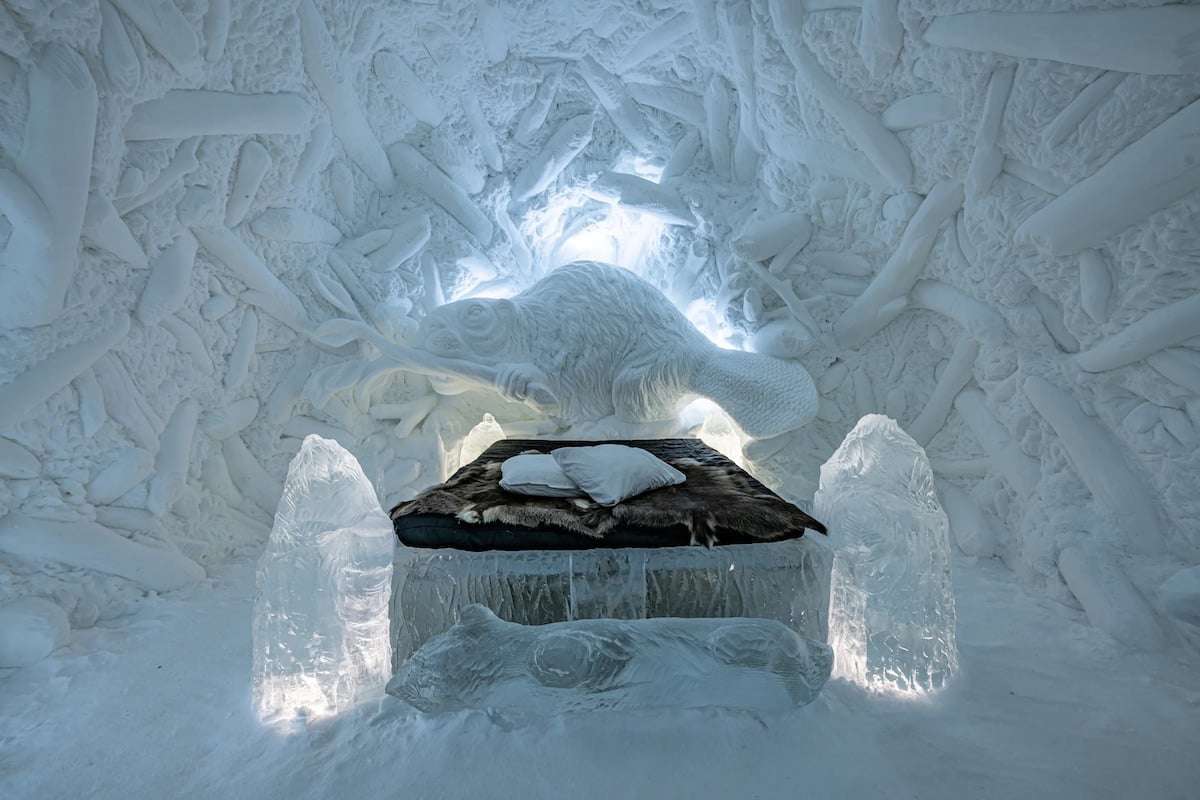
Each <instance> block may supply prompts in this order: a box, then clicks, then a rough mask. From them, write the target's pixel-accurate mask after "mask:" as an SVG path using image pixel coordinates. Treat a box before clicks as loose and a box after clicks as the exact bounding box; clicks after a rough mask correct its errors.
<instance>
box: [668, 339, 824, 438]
mask: <svg viewBox="0 0 1200 800" xmlns="http://www.w3.org/2000/svg"><path fill="white" fill-rule="evenodd" d="M692 391H694V392H695V393H696V394H699V395H703V396H704V397H707V398H708V399H710V400H712V401H713V402H715V403H716V404H717V405H719V406H720V407H721V408H723V409H725V411H726V412H727V413H728V414H729V416H731V417H733V419H734V421H735V422H737V424H738V425H739V426H740V427H741V429H742V430H743V431H745V432H746V435H748V436H751V437H753V438H755V439H767V438H770V437H772V436H778V435H779V434H781V433H786V432H788V431H791V430H795V429H796V428H800V427H803V426H804V425H806V424H808V423H809V422H811V421H812V419H813V418H814V417H815V416H816V415H817V404H818V402H819V398H818V396H817V387H816V385H815V384H813V379H812V376H810V375H809V374H808V370H806V369H805V368H804V367H802V366H801V365H800V364H798V363H796V362H794V361H785V360H783V359H781V358H772V357H771V356H764V355H759V354H758V353H744V352H742V351H740V350H720V349H717V348H713V351H712V353H711V354H710V355H709V356H708V357H706V358H705V359H704V361H703V363H702V366H701V367H700V369H699V370H698V371H697V373H696V377H695V378H694V379H693V386H692Z"/></svg>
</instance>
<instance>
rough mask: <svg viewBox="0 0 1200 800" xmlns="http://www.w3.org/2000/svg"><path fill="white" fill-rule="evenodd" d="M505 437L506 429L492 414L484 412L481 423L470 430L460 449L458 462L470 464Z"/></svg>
mask: <svg viewBox="0 0 1200 800" xmlns="http://www.w3.org/2000/svg"><path fill="white" fill-rule="evenodd" d="M503 438H504V429H503V428H501V427H500V424H499V423H498V422H496V418H495V417H493V416H492V415H491V414H484V415H483V419H481V420H480V421H479V424H478V425H476V426H475V427H474V428H471V430H470V431H468V433H467V435H466V436H465V437H464V438H463V442H462V447H461V449H460V450H459V451H458V453H459V456H458V463H459V464H470V463H471V462H472V461H474V460H475V459H477V458H479V456H480V455H481V454H482V453H483V451H484V450H487V449H488V448H489V447H491V446H492V445H493V444H495V443H496V442H498V441H500V440H501V439H503Z"/></svg>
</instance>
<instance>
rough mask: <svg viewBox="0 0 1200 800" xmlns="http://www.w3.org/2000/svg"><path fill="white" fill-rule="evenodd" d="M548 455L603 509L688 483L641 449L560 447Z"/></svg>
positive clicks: (663, 462) (624, 447) (617, 445)
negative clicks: (645, 494) (657, 490)
mask: <svg viewBox="0 0 1200 800" xmlns="http://www.w3.org/2000/svg"><path fill="white" fill-rule="evenodd" d="M550 455H552V456H554V460H555V461H557V462H558V465H559V466H560V467H562V471H563V472H565V473H566V475H567V477H568V478H570V479H571V480H572V481H574V482H575V483H576V484H577V485H578V486H579V488H580V489H583V490H584V491H585V492H587V493H588V496H589V497H591V498H592V499H593V500H595V501H596V502H597V503H599V504H600V505H602V506H615V505H616V504H617V503H619V502H621V501H622V500H627V499H629V498H630V497H635V496H637V495H639V494H641V493H642V492H648V491H650V490H651V489H658V488H660V487H663V486H674V485H675V484H677V483H683V482H684V481H685V480H687V478H686V477H685V476H684V474H683V473H682V472H680V471H679V470H677V469H675V468H674V467H672V466H671V465H670V464H668V463H667V462H665V461H662V460H661V459H659V458H657V457H655V456H654V455H653V454H651V453H649V452H647V451H645V450H642V449H641V448H640V447H626V446H625V445H623V444H597V445H593V446H591V447H560V448H558V449H557V450H554V451H552V452H551V453H550Z"/></svg>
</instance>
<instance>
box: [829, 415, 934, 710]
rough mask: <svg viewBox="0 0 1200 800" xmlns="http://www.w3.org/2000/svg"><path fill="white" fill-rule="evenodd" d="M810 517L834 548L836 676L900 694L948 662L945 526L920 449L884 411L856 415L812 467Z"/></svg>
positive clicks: (927, 681)
mask: <svg viewBox="0 0 1200 800" xmlns="http://www.w3.org/2000/svg"><path fill="white" fill-rule="evenodd" d="M815 505H816V512H815V513H816V516H817V517H818V518H820V519H821V520H823V521H824V522H825V524H826V525H828V526H829V539H830V542H831V543H833V545H834V547H835V551H834V564H833V577H832V588H831V590H830V609H829V640H830V643H831V644H832V645H833V647H834V651H835V652H836V653H837V674H838V675H839V676H844V677H847V678H849V679H851V680H854V681H856V682H858V683H861V684H863V685H865V686H868V687H872V688H879V689H891V690H897V691H903V692H909V691H922V690H929V689H935V688H939V687H941V686H942V685H943V684H945V682H946V681H947V680H948V679H949V678H950V677H951V676H952V675H953V674H954V673H955V672H956V671H957V669H958V648H957V645H956V643H955V630H954V629H955V622H956V614H955V610H954V590H953V586H952V584H951V579H950V533H949V530H950V527H949V522H948V520H947V518H946V513H945V512H944V511H943V510H942V507H941V505H940V504H939V503H938V497H937V491H936V489H935V488H934V483H933V472H932V470H931V469H930V467H929V460H928V459H927V458H926V457H925V451H924V450H923V449H922V448H921V446H920V445H918V444H917V443H916V442H915V441H913V439H912V437H910V436H909V435H908V434H907V433H905V432H904V431H903V430H901V429H900V426H899V425H897V424H896V422H895V421H894V420H892V419H889V418H888V417H884V416H880V415H877V414H869V415H867V416H865V417H863V418H862V419H861V420H859V422H858V425H856V426H855V428H854V430H852V431H851V432H850V433H849V435H847V436H846V438H845V440H844V441H843V442H842V444H841V446H840V447H839V448H838V449H837V451H836V452H835V453H834V454H833V455H832V456H831V457H830V458H829V460H828V461H826V462H825V464H824V465H822V467H821V485H820V489H819V490H818V491H817V494H816V499H815Z"/></svg>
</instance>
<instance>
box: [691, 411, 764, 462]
mask: <svg viewBox="0 0 1200 800" xmlns="http://www.w3.org/2000/svg"><path fill="white" fill-rule="evenodd" d="M679 418H680V421H681V422H682V423H683V425H684V427H685V428H691V427H692V426H694V425H695V424H697V422H699V423H700V429H699V430H698V431H697V432H696V437H697V438H698V439H700V441H702V442H704V443H705V444H706V445H708V446H709V447H711V448H712V449H713V450H716V451H717V452H718V453H720V454H721V455H723V456H725V457H726V458H728V459H729V460H730V461H732V462H733V463H735V464H737V465H738V466H739V467H743V468H745V466H746V462H745V459H744V458H743V456H742V447H744V446H745V444H746V442H748V441H750V437H748V436H746V434H744V433H743V432H742V429H741V428H739V427H738V425H737V423H736V422H734V421H733V419H732V418H731V417H730V416H729V415H728V414H727V413H725V411H724V410H722V408H721V407H720V406H719V405H717V404H716V403H714V402H713V401H712V400H709V399H708V398H706V397H700V398H697V399H696V400H693V401H692V402H690V403H688V404H687V405H686V406H685V407H684V409H683V411H682V412H680V415H679Z"/></svg>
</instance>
